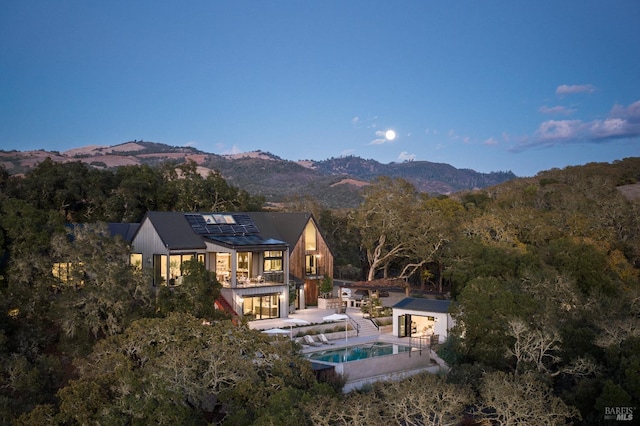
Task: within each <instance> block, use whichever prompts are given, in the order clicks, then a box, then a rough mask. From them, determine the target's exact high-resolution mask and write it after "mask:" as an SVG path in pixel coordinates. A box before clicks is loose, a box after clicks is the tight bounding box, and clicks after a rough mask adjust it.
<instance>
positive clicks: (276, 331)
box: [263, 328, 289, 336]
mask: <svg viewBox="0 0 640 426" xmlns="http://www.w3.org/2000/svg"><path fill="white" fill-rule="evenodd" d="M263 333H265V334H270V335H272V336H274V335H276V334H289V331H288V330H283V329H282V328H270V329H268V330H264V331H263Z"/></svg>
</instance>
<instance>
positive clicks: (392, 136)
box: [384, 130, 396, 141]
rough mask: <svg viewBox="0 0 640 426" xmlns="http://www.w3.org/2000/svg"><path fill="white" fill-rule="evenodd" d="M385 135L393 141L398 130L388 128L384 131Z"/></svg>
mask: <svg viewBox="0 0 640 426" xmlns="http://www.w3.org/2000/svg"><path fill="white" fill-rule="evenodd" d="M384 137H385V139H386V140H388V141H392V140H394V139H395V138H396V132H394V131H393V130H387V131H386V132H385V133H384Z"/></svg>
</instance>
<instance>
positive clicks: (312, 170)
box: [0, 141, 516, 208]
mask: <svg viewBox="0 0 640 426" xmlns="http://www.w3.org/2000/svg"><path fill="white" fill-rule="evenodd" d="M48 157H49V158H51V159H52V160H53V161H55V162H68V161H81V162H83V163H86V164H89V165H91V166H92V167H96V168H103V169H111V168H116V167H120V166H126V165H141V164H147V165H157V164H161V163H163V162H167V161H173V162H177V163H181V162H184V161H188V160H191V161H194V162H195V163H197V164H198V166H199V171H200V172H201V173H203V174H206V173H208V172H209V171H211V170H217V171H219V172H220V173H221V174H222V176H223V177H224V179H225V180H227V181H228V182H229V184H231V185H234V186H237V187H238V188H241V189H244V190H246V191H248V192H249V193H251V194H254V195H262V196H264V197H265V199H266V200H267V202H274V203H276V202H281V201H283V200H285V199H286V198H287V197H289V196H291V195H292V194H297V195H301V194H304V195H309V196H311V197H314V198H316V199H318V200H320V201H321V202H322V203H323V204H324V205H325V206H327V207H329V208H343V207H353V206H355V205H357V204H358V203H359V200H360V196H359V192H360V190H361V188H362V187H363V186H364V185H366V184H367V183H368V182H370V181H371V180H373V179H375V178H376V177H377V176H381V175H385V176H390V177H400V178H403V179H406V180H408V181H409V182H411V183H413V184H414V185H415V187H416V188H417V189H418V190H420V191H422V192H427V193H431V194H448V193H452V192H457V191H461V190H470V189H478V188H485V187H488V186H491V185H496V184H499V183H502V182H505V181H509V180H511V179H514V178H515V177H516V176H515V175H514V174H513V173H512V172H493V173H479V172H476V171H473V170H470V169H456V168H455V167H453V166H451V165H448V164H440V163H431V162H427V161H413V162H405V163H390V164H382V163H379V162H377V161H375V160H366V159H362V158H359V157H353V156H349V157H340V158H331V159H328V160H323V161H315V160H304V161H298V162H295V161H289V160H284V159H282V158H280V157H278V156H275V155H273V154H270V153H268V152H262V151H254V152H249V153H243V154H236V155H229V156H221V155H217V154H211V153H207V152H203V151H200V150H197V149H195V148H192V147H173V146H169V145H165V144H161V143H154V142H145V141H130V142H126V143H122V144H119V145H114V146H97V145H89V146H84V147H79V148H74V149H71V150H68V151H65V152H57V151H45V150H37V151H0V166H1V167H4V168H5V169H6V170H7V171H8V172H9V174H20V173H24V172H26V171H27V170H29V169H30V168H32V167H34V166H35V165H36V164H38V163H40V162H42V161H43V160H44V159H46V158H48Z"/></svg>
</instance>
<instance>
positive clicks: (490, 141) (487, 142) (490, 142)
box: [483, 136, 498, 145]
mask: <svg viewBox="0 0 640 426" xmlns="http://www.w3.org/2000/svg"><path fill="white" fill-rule="evenodd" d="M483 144H485V145H498V140H497V139H496V138H494V137H493V136H492V137H490V138H489V139H487V140H485V141H484V142H483Z"/></svg>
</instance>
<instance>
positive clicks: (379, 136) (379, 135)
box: [369, 130, 397, 145]
mask: <svg viewBox="0 0 640 426" xmlns="http://www.w3.org/2000/svg"><path fill="white" fill-rule="evenodd" d="M386 135H387V131H386V130H376V138H375V139H374V140H372V141H371V142H369V145H383V144H385V143H390V144H391V143H394V142H395V141H396V140H397V138H393V139H387V136H386Z"/></svg>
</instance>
